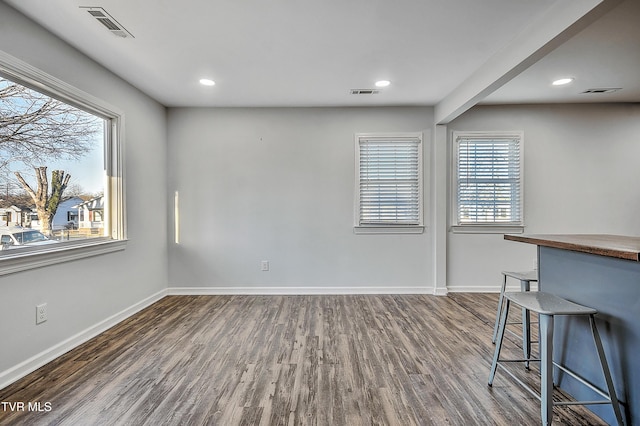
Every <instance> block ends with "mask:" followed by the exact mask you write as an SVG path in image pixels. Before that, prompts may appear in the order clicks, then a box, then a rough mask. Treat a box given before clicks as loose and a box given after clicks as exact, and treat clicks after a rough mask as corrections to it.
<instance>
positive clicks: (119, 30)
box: [80, 6, 135, 38]
mask: <svg viewBox="0 0 640 426" xmlns="http://www.w3.org/2000/svg"><path fill="white" fill-rule="evenodd" d="M80 9H85V10H86V11H87V12H89V15H91V16H92V17H93V18H94V19H95V20H96V21H98V22H100V23H101V24H102V25H104V26H105V27H106V28H107V29H108V30H109V31H111V33H112V34H114V35H117V36H118V37H122V38H128V37H132V38H135V37H133V34H131V33H130V32H129V31H127V29H126V28H125V27H123V26H122V25H120V23H119V22H118V21H116V20H115V19H114V18H113V16H111V15H109V14H108V13H107V11H106V10H104V9H103V8H101V7H93V6H80Z"/></svg>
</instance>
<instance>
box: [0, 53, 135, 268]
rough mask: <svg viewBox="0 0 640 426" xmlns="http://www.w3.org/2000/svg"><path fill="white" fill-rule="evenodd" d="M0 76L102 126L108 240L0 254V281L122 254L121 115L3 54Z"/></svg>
mask: <svg viewBox="0 0 640 426" xmlns="http://www.w3.org/2000/svg"><path fill="white" fill-rule="evenodd" d="M0 75H1V76H3V77H4V78H7V79H9V80H11V81H14V82H16V83H19V84H22V85H24V86H26V87H29V88H31V89H33V90H36V91H38V92H41V93H43V94H46V95H48V96H51V97H54V98H56V99H59V100H61V101H63V102H66V103H68V104H70V105H73V106H74V107H77V108H79V109H82V110H84V111H86V112H89V113H91V114H94V115H96V116H99V117H101V118H102V119H104V120H105V123H107V124H106V125H105V138H104V145H103V148H104V167H105V173H106V179H105V188H104V194H105V227H106V228H107V229H108V230H109V236H104V237H98V238H91V239H87V240H79V241H64V242H60V243H59V244H55V245H48V246H40V247H25V248H20V249H16V250H15V251H14V250H11V251H10V252H9V251H7V252H5V251H0V276H2V275H7V274H11V273H15V272H20V271H25V270H29V269H34V268H40V267H43V266H48V265H54V264H58V263H63V262H69V261H73V260H77V259H82V258H86V257H91V256H96V255H100V254H105V253H111V252H115V251H119V250H124V249H125V248H126V242H127V228H126V210H125V183H124V181H125V178H124V170H125V167H124V118H125V117H124V113H123V112H122V111H121V110H119V109H118V108H116V107H114V106H112V105H110V104H108V103H107V102H105V101H103V100H102V99H99V98H96V97H95V96H93V95H90V94H88V93H86V92H84V91H82V90H80V89H78V88H76V87H74V86H71V85H69V84H67V83H65V82H63V81H61V80H59V79H57V78H55V77H53V76H51V75H49V74H47V73H45V72H43V71H41V70H39V69H37V68H35V67H33V66H31V65H29V64H27V63H26V62H23V61H22V60H20V59H18V58H15V57H13V56H11V55H9V54H7V53H5V52H3V51H0Z"/></svg>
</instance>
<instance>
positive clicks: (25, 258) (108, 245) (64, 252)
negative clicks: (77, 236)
mask: <svg viewBox="0 0 640 426" xmlns="http://www.w3.org/2000/svg"><path fill="white" fill-rule="evenodd" d="M126 245H127V241H126V240H112V239H109V238H106V237H105V238H92V239H89V240H82V241H70V242H62V243H60V244H56V245H54V246H53V247H51V246H50V247H47V248H42V247H38V248H24V249H8V250H3V251H0V275H8V274H13V273H15V272H21V271H27V270H29V269H35V268H41V267H43V266H49V265H55V264H58V263H63V262H70V261H72V260H78V259H83V258H86V257H91V256H98V255H101V254H105V253H112V252H115V251H120V250H124V249H125V248H126Z"/></svg>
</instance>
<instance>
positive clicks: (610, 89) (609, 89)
mask: <svg viewBox="0 0 640 426" xmlns="http://www.w3.org/2000/svg"><path fill="white" fill-rule="evenodd" d="M618 90H622V88H620V87H603V88H599V89H587V90H585V91H584V92H582V93H613V92H617V91H618Z"/></svg>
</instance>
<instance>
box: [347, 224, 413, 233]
mask: <svg viewBox="0 0 640 426" xmlns="http://www.w3.org/2000/svg"><path fill="white" fill-rule="evenodd" d="M353 232H354V233H355V234H422V233H423V232H424V226H419V225H369V226H354V227H353Z"/></svg>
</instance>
